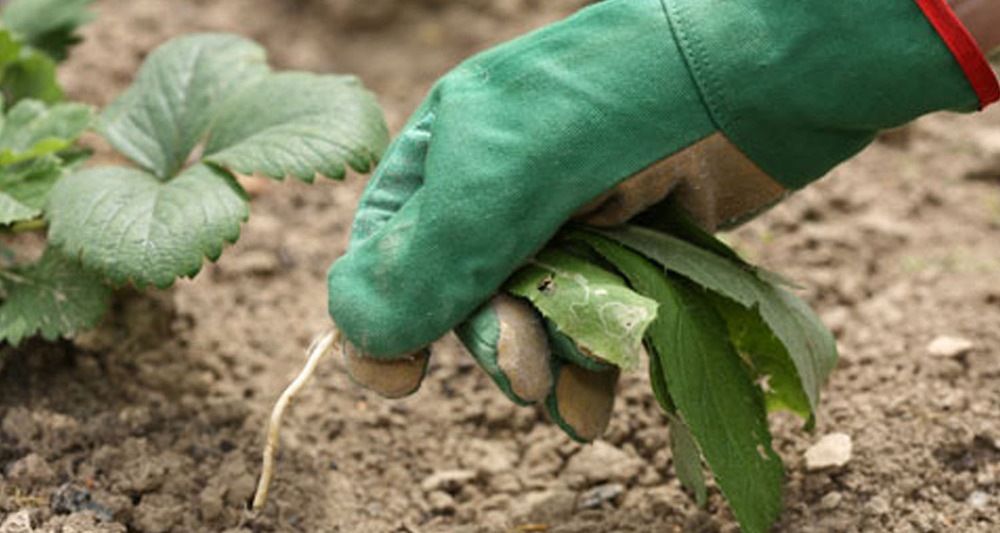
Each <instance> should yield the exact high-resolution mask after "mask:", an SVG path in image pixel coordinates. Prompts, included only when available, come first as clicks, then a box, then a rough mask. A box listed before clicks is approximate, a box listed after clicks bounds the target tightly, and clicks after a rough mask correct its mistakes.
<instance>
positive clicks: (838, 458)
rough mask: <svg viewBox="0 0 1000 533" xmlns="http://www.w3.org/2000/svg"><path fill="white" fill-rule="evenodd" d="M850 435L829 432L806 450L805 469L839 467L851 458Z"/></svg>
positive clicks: (814, 469) (811, 470)
mask: <svg viewBox="0 0 1000 533" xmlns="http://www.w3.org/2000/svg"><path fill="white" fill-rule="evenodd" d="M852 451H853V444H852V442H851V436H850V435H846V434H844V433H831V434H829V435H826V436H825V437H823V438H822V439H820V440H819V442H817V443H816V444H813V445H812V446H811V447H810V448H809V449H808V450H806V470H808V471H810V472H813V471H816V470H824V469H827V468H840V467H842V466H844V465H846V464H847V463H848V461H850V460H851V452H852Z"/></svg>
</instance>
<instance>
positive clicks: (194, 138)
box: [97, 34, 269, 179]
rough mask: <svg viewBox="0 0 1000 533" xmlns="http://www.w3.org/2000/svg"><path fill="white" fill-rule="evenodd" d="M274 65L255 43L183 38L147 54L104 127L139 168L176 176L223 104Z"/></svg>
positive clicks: (101, 120)
mask: <svg viewBox="0 0 1000 533" xmlns="http://www.w3.org/2000/svg"><path fill="white" fill-rule="evenodd" d="M268 71H269V69H268V66H267V54H266V52H264V49H263V48H261V47H260V46H259V45H257V43H254V42H253V41H249V40H247V39H243V38H242V37H237V36H235V35H220V34H202V35H189V36H185V37H180V38H178V39H175V40H172V41H169V42H167V43H166V44H164V45H162V46H160V47H159V48H157V49H156V50H154V51H153V53H151V54H150V55H149V57H148V58H146V61H145V62H143V64H142V67H141V68H140V70H139V74H138V76H137V77H136V80H135V83H133V84H132V86H131V87H129V89H128V90H127V91H125V93H124V94H122V95H121V96H120V97H118V99H116V100H115V101H114V102H113V103H112V104H111V105H110V106H108V107H107V108H106V109H104V111H103V112H102V113H101V114H100V117H99V118H98V123H97V131H98V133H100V134H101V135H102V136H103V137H104V138H105V139H107V140H108V142H109V143H111V146H114V147H115V149H116V150H118V151H119V152H121V153H122V154H123V155H125V156H126V157H128V158H129V159H131V160H132V161H134V162H135V163H136V164H137V165H139V166H140V167H142V168H144V169H146V170H148V171H150V172H152V173H153V174H155V175H156V176H158V177H160V178H163V179H166V178H170V177H172V176H174V175H175V174H176V173H177V172H178V171H179V170H180V169H181V168H182V167H183V166H184V163H185V161H186V160H187V158H188V156H190V155H191V152H192V150H194V147H195V146H196V145H197V144H198V143H200V142H201V141H202V140H203V139H204V138H205V134H206V133H207V132H208V128H209V125H210V124H211V123H212V119H213V114H214V112H215V111H216V110H217V109H218V106H219V104H220V102H222V101H223V100H224V99H226V98H229V97H231V96H232V95H233V94H234V93H235V92H237V91H238V90H240V89H243V88H246V87H247V86H249V85H252V84H253V83H255V82H257V81H258V80H260V79H261V78H262V77H264V76H265V75H266V74H267V73H268ZM248 115H249V114H248ZM245 118H246V119H247V120H250V119H251V118H250V117H249V116H247V117H245Z"/></svg>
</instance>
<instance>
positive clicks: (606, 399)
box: [545, 362, 619, 443]
mask: <svg viewBox="0 0 1000 533" xmlns="http://www.w3.org/2000/svg"><path fill="white" fill-rule="evenodd" d="M553 366H555V369H554V374H555V386H554V387H553V388H552V391H551V392H550V393H549V395H548V397H547V398H546V399H545V410H546V413H547V414H548V416H549V418H550V419H551V420H552V421H553V422H554V423H555V424H556V425H557V426H559V428H560V429H562V430H563V431H564V432H565V433H566V434H567V435H569V437H570V438H571V439H573V440H575V441H577V442H583V443H587V442H592V441H594V440H595V439H597V438H598V437H600V436H601V435H603V434H604V431H605V430H607V428H608V424H609V423H610V422H611V413H612V411H613V410H614V404H615V389H616V387H617V384H618V375H619V372H618V370H617V369H615V370H613V371H604V372H601V371H598V372H595V371H592V370H588V369H586V368H583V367H580V366H577V365H574V364H569V363H564V362H557V363H556V364H555V365H553Z"/></svg>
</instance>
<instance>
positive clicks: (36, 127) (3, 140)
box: [0, 100, 91, 166]
mask: <svg viewBox="0 0 1000 533" xmlns="http://www.w3.org/2000/svg"><path fill="white" fill-rule="evenodd" d="M90 120H91V113H90V108H89V107H88V106H85V105H83V104H57V105H54V106H52V107H46V106H45V104H43V103H42V102H40V101H38V100H22V101H20V102H18V103H17V105H15V106H14V107H12V108H11V109H10V110H9V111H8V112H7V114H6V115H5V116H4V117H2V119H0V166H5V165H10V164H13V163H19V162H21V161H26V160H28V159H32V158H35V157H39V156H43V155H48V154H54V153H56V152H59V151H62V150H65V149H67V148H69V147H70V146H72V145H73V143H74V142H76V139H78V138H79V137H80V135H82V134H83V132H84V130H86V129H87V127H88V126H89V125H90Z"/></svg>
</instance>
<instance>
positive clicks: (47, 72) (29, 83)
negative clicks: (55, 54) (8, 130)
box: [0, 28, 64, 105]
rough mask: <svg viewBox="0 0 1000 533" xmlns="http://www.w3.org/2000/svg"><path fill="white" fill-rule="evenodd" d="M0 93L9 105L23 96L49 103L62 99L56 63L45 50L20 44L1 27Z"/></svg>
mask: <svg viewBox="0 0 1000 533" xmlns="http://www.w3.org/2000/svg"><path fill="white" fill-rule="evenodd" d="M0 95H2V96H3V98H4V101H5V102H6V103H7V104H8V105H14V104H16V103H17V102H19V101H21V100H22V99H25V98H33V99H36V100H41V101H42V102H44V103H46V104H51V103H55V102H59V101H61V100H63V98H64V96H63V91H62V88H61V87H60V86H59V83H58V82H57V81H56V63H55V61H54V60H53V59H52V58H51V57H49V56H47V55H45V53H43V52H41V51H39V50H36V49H34V48H31V47H30V46H25V45H23V44H22V43H21V42H20V41H18V40H17V39H16V38H15V36H14V35H13V34H12V33H11V32H10V30H8V29H2V28H0Z"/></svg>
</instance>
